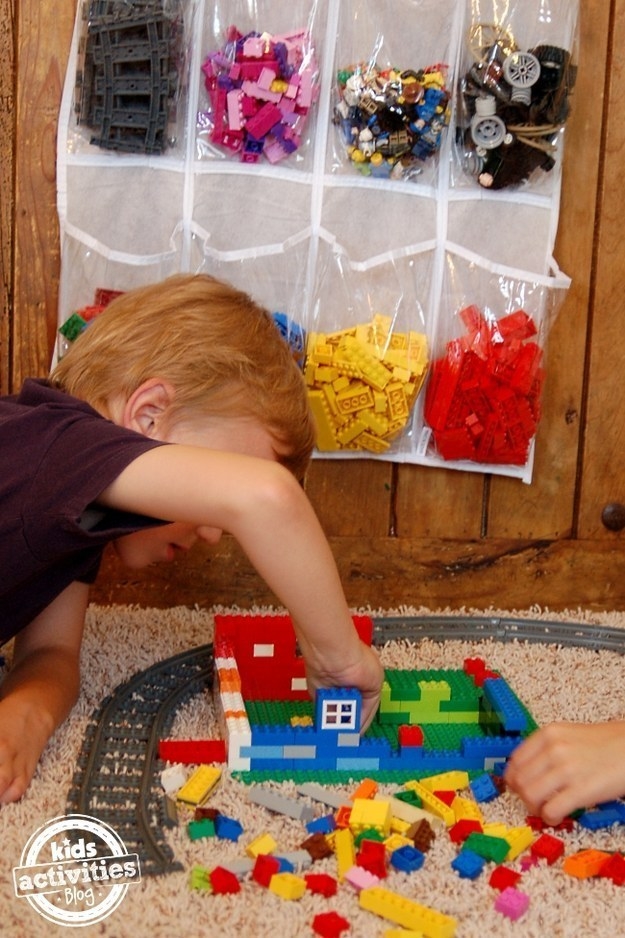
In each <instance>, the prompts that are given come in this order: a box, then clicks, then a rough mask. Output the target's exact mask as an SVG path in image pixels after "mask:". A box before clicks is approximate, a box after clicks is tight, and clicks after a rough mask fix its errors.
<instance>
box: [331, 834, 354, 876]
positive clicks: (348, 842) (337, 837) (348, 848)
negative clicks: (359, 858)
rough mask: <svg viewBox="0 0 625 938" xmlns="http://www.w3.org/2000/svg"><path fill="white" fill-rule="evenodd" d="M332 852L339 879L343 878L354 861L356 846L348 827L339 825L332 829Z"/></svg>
mask: <svg viewBox="0 0 625 938" xmlns="http://www.w3.org/2000/svg"><path fill="white" fill-rule="evenodd" d="M334 853H335V854H336V865H337V872H338V878H339V880H343V879H344V877H345V874H346V873H347V871H348V870H351V868H352V866H353V865H354V863H355V862H356V847H355V846H354V837H353V835H352V832H351V831H350V829H349V828H348V827H340V828H337V829H336V831H334Z"/></svg>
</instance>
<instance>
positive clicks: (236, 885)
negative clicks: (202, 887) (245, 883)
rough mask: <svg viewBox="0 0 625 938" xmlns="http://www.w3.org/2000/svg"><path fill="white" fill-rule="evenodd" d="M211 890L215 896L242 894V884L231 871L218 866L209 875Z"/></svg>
mask: <svg viewBox="0 0 625 938" xmlns="http://www.w3.org/2000/svg"><path fill="white" fill-rule="evenodd" d="M209 878H210V881H211V888H212V890H213V892H214V893H215V895H227V894H228V893H234V892H240V891H241V883H240V882H239V880H238V879H237V878H236V876H235V875H234V873H231V872H230V870H226V869H224V867H223V866H216V867H215V869H214V870H211V872H210V874H209Z"/></svg>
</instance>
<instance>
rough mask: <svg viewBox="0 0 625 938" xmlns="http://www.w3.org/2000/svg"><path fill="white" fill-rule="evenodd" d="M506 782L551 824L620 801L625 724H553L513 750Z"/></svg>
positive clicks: (624, 779) (623, 789) (623, 783)
mask: <svg viewBox="0 0 625 938" xmlns="http://www.w3.org/2000/svg"><path fill="white" fill-rule="evenodd" d="M505 779H506V783H507V784H508V787H509V788H510V789H511V790H512V791H514V792H516V793H517V794H518V795H520V797H521V798H522V799H523V801H524V802H525V803H526V805H527V807H528V808H529V810H530V811H531V812H532V813H533V814H538V815H540V816H541V817H542V818H543V819H544V820H545V821H546V822H547V823H548V824H559V823H560V821H562V819H563V818H565V817H566V816H567V815H568V814H570V813H571V812H572V811H575V810H576V809H578V808H590V807H593V806H594V805H596V804H599V803H601V802H602V801H609V800H610V799H612V798H619V797H621V796H622V795H624V794H625V722H617V721H614V722H611V723H595V724H582V723H579V724H578V723H551V724H549V725H548V726H545V727H543V728H542V729H539V730H537V731H536V732H535V733H533V734H532V736H530V737H529V738H528V739H527V740H526V741H525V742H524V743H522V744H521V745H520V746H519V748H518V749H517V750H515V752H514V753H513V754H512V757H511V759H510V762H509V764H508V767H507V769H506V773H505Z"/></svg>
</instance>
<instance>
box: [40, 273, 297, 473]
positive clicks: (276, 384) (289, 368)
mask: <svg viewBox="0 0 625 938" xmlns="http://www.w3.org/2000/svg"><path fill="white" fill-rule="evenodd" d="M154 377H159V378H163V379H165V380H167V381H168V382H169V383H170V384H171V385H172V387H173V388H174V391H175V396H174V400H173V403H172V407H171V410H170V419H171V420H172V421H175V420H176V419H183V418H185V417H191V418H193V417H198V416H199V417H211V416H219V417H248V418H253V419H255V420H257V421H259V422H260V424H261V425H262V426H263V427H265V428H266V429H267V430H268V431H269V432H270V433H271V435H272V436H273V437H274V439H275V440H276V442H278V443H279V444H280V454H279V457H278V458H279V460H280V462H282V463H283V464H284V465H285V466H287V468H289V469H290V470H291V471H292V472H293V473H294V474H295V475H296V476H297V477H298V478H302V477H303V475H304V472H305V470H306V467H307V465H308V462H309V460H310V455H311V452H312V448H313V445H314V438H315V430H314V424H313V419H312V416H311V413H310V409H309V406H308V398H307V393H306V387H305V384H304V380H303V377H302V374H301V372H300V369H299V368H298V366H297V364H296V363H295V361H294V359H293V355H292V354H291V351H290V349H289V347H288V345H287V343H286V342H285V340H284V339H283V338H282V336H281V335H280V332H279V331H278V328H277V326H276V324H275V323H274V321H273V319H272V317H271V316H270V314H269V313H268V312H267V310H265V309H263V308H262V307H260V306H258V305H257V304H256V303H255V302H254V301H253V300H252V299H251V298H250V297H249V296H248V295H247V294H246V293H243V292H242V291H240V290H237V289H235V288H234V287H233V286H231V285H230V284H228V283H225V282H223V281H220V280H217V279H215V278H214V277H210V276H208V275H206V274H196V275H191V274H189V275H187V274H180V275H176V276H173V277H169V278H168V279H167V280H164V281H162V282H160V283H156V284H153V285H151V286H148V287H142V288H139V289H135V290H130V291H129V292H127V293H124V294H122V295H121V296H119V297H117V298H116V299H114V300H113V301H112V302H111V304H110V305H109V306H108V307H107V308H106V310H104V312H103V313H101V314H100V315H99V316H98V317H97V318H96V319H95V320H94V321H93V322H92V323H91V324H90V325H89V326H88V327H87V328H86V329H85V330H84V332H83V333H82V334H81V335H80V336H79V337H78V339H77V340H76V341H75V342H74V344H73V345H72V347H71V348H70V349H69V351H68V352H67V353H66V354H65V356H64V357H63V358H62V359H61V361H60V362H59V364H58V365H57V366H56V368H55V369H54V371H53V373H52V378H51V380H52V382H53V383H54V385H55V386H56V387H59V388H61V389H63V390H64V391H66V392H67V393H68V394H72V395H73V396H74V397H78V398H81V399H82V400H84V401H86V402H87V403H89V404H91V406H92V407H94V408H96V409H97V410H99V411H101V412H103V413H106V412H107V410H108V403H109V402H110V401H111V400H113V399H114V398H116V397H118V396H119V395H123V396H124V398H125V399H128V398H129V397H130V396H131V395H132V394H133V392H134V391H135V390H136V389H137V388H138V387H139V386H140V385H141V384H142V383H143V382H144V381H146V380H148V379H149V378H154Z"/></svg>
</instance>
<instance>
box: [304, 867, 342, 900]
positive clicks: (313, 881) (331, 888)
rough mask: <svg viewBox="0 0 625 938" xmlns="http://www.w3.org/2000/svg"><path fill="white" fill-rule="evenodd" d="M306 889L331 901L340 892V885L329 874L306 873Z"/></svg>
mask: <svg viewBox="0 0 625 938" xmlns="http://www.w3.org/2000/svg"><path fill="white" fill-rule="evenodd" d="M304 879H305V880H306V888H307V889H309V890H310V891H311V892H314V893H317V894H318V895H321V896H325V897H326V899H329V898H330V897H331V896H335V895H336V893H337V890H338V883H337V881H336V879H335V878H334V876H330V874H329V873H305V874H304Z"/></svg>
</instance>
